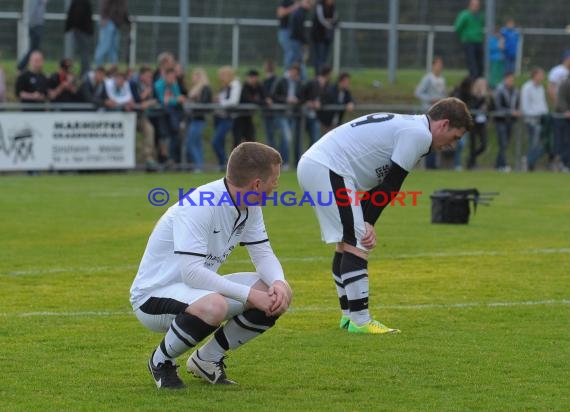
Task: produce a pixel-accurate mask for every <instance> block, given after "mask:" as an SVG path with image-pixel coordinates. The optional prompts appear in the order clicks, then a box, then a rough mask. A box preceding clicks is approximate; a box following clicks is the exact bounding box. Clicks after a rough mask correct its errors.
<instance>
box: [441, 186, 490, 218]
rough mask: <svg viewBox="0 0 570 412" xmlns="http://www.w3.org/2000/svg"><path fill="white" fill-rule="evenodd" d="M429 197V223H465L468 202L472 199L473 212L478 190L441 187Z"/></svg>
mask: <svg viewBox="0 0 570 412" xmlns="http://www.w3.org/2000/svg"><path fill="white" fill-rule="evenodd" d="M430 199H431V223H455V224H466V223H468V222H469V215H470V213H471V210H470V208H469V202H470V201H473V213H475V211H476V210H477V203H478V202H479V191H478V190H477V189H463V190H456V189H441V190H437V191H436V192H435V193H434V194H432V195H431V196H430Z"/></svg>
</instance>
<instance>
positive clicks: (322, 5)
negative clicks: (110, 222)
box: [0, 0, 570, 172]
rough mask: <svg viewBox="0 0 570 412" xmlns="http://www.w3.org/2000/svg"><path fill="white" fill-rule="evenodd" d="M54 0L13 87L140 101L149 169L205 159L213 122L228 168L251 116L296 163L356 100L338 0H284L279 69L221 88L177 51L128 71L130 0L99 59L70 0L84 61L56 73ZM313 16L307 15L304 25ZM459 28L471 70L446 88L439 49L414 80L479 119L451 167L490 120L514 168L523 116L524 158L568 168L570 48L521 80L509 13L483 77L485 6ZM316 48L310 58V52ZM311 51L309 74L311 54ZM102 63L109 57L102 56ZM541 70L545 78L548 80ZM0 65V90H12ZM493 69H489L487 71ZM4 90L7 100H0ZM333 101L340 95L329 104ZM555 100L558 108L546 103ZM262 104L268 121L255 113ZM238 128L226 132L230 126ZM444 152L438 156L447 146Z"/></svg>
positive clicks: (85, 21) (453, 154) (480, 147)
mask: <svg viewBox="0 0 570 412" xmlns="http://www.w3.org/2000/svg"><path fill="white" fill-rule="evenodd" d="M47 2H48V0H31V1H30V7H29V13H30V14H29V25H30V26H29V36H30V50H29V51H28V52H27V53H26V54H25V56H23V58H22V60H20V61H19V62H18V69H19V70H20V74H19V76H18V78H17V80H16V87H15V89H16V96H17V98H18V99H19V100H20V101H21V102H23V103H28V105H26V106H25V110H38V109H37V108H36V109H35V108H34V104H37V103H43V102H46V101H49V102H55V103H80V102H82V103H89V104H90V105H92V106H93V107H94V108H95V109H96V110H101V111H119V110H121V111H136V113H137V130H138V131H139V132H140V133H141V134H142V137H143V139H142V149H143V150H142V151H143V153H144V160H145V164H146V169H147V170H149V171H154V170H159V169H163V168H176V167H179V165H181V164H185V165H188V164H191V165H192V169H193V170H194V171H196V172H200V171H202V170H203V169H204V144H203V143H204V141H205V138H206V136H205V134H206V132H207V131H208V130H210V129H209V128H208V127H207V125H208V120H209V119H210V117H211V119H212V124H213V127H212V129H211V130H212V133H211V136H208V137H211V144H212V149H213V151H214V153H215V155H216V159H217V167H218V169H219V170H224V169H225V166H226V161H227V149H228V146H232V147H235V146H237V145H238V144H239V143H240V142H242V141H247V140H256V138H257V137H258V131H257V130H256V124H258V123H259V124H261V125H262V127H263V135H264V140H265V142H266V143H267V144H268V145H270V146H272V147H274V148H276V149H278V150H279V152H280V153H281V156H282V158H283V167H284V169H287V168H289V167H295V166H296V164H297V162H298V161H299V158H300V156H301V155H302V153H303V152H304V151H305V150H306V149H307V148H308V147H309V146H310V145H312V144H313V143H314V142H316V141H317V139H319V138H320V136H322V135H323V134H324V133H326V132H327V131H329V130H331V129H332V128H334V127H336V126H337V125H339V124H341V123H342V121H343V115H344V113H345V112H346V111H352V110H354V99H353V97H352V94H351V91H350V81H351V78H350V74H349V73H347V72H343V73H340V74H339V75H338V77H337V78H336V79H335V80H333V79H332V72H331V68H330V66H328V60H329V54H330V46H331V44H332V41H333V39H334V33H335V27H336V26H337V24H338V16H337V12H336V9H335V0H319V1H317V2H316V3H315V1H314V0H280V1H279V3H278V7H277V9H276V15H277V19H278V31H277V41H278V43H279V45H280V46H281V49H282V51H283V67H284V72H283V73H282V74H281V75H279V74H278V73H277V70H276V65H275V64H274V62H273V61H270V60H268V61H266V62H265V64H264V65H263V73H260V72H259V71H258V70H257V69H255V68H252V69H250V70H249V71H247V72H246V74H245V76H244V77H243V78H240V77H239V76H237V74H236V72H235V71H234V69H233V68H231V67H229V66H225V67H221V68H219V70H218V72H217V77H218V84H219V85H220V86H219V88H218V89H216V90H214V89H213V87H212V86H211V85H210V79H209V78H208V74H207V72H206V71H205V70H204V69H203V68H200V67H197V68H194V70H193V71H192V73H191V78H190V79H189V81H188V79H186V78H185V72H184V70H183V68H182V67H181V65H180V64H179V63H177V61H176V60H175V57H174V55H172V54H171V53H169V52H164V53H161V54H160V55H159V56H158V58H157V64H156V68H151V67H149V66H142V67H140V68H139V69H138V70H137V71H134V70H128V71H123V70H120V69H119V66H118V65H117V63H118V61H119V41H120V35H121V29H122V28H124V27H126V26H128V25H129V24H130V19H129V15H128V5H127V0H116V1H111V0H102V1H100V10H99V12H100V16H101V18H100V21H99V26H98V29H99V30H98V42H97V47H96V49H95V53H94V62H95V65H96V68H94V69H91V67H90V59H89V54H88V48H87V46H86V45H87V43H88V39H89V37H90V36H93V34H94V24H93V20H92V8H91V2H90V0H72V1H71V3H70V6H69V9H68V15H67V19H66V22H65V31H66V32H72V33H73V36H74V39H75V44H76V46H78V50H79V51H80V56H81V57H80V61H81V69H80V72H79V75H76V74H75V71H74V64H73V61H72V60H71V59H69V58H65V59H62V60H61V61H60V64H59V68H58V70H57V71H56V72H55V73H52V74H50V75H47V74H45V73H44V69H43V64H44V63H43V55H42V52H41V51H40V50H39V48H40V45H41V42H42V34H43V15H44V13H45V9H46V4H47ZM309 16H311V19H312V25H311V28H310V29H309V30H307V29H306V28H305V21H306V20H307V18H308V17H309ZM454 27H455V30H456V32H457V34H458V38H459V40H460V42H461V43H462V45H463V48H464V52H465V61H466V67H467V70H468V76H466V77H465V78H464V79H463V80H462V81H461V83H460V84H458V85H457V86H456V87H454V88H452V89H448V87H447V85H446V81H445V77H444V76H443V68H444V61H443V58H442V57H441V56H436V57H435V58H434V59H433V65H432V68H431V71H430V72H429V73H427V74H426V75H425V76H424V77H423V78H422V79H421V81H420V82H419V84H418V85H417V87H416V89H415V96H416V97H417V98H418V100H419V101H420V103H421V107H422V110H424V111H426V110H427V109H428V108H429V107H430V106H431V105H432V104H433V103H435V102H437V101H438V100H439V99H442V98H444V97H447V96H449V95H451V96H454V97H457V98H459V99H461V100H463V101H464V102H465V103H466V104H467V105H468V107H469V108H470V109H471V111H472V113H473V117H474V123H475V127H474V128H473V130H472V131H471V132H470V133H469V134H468V135H466V136H464V137H463V138H462V139H461V140H460V141H459V142H458V143H457V145H456V147H455V148H453V150H450V151H449V153H448V154H447V157H448V158H453V167H454V168H455V169H456V170H461V169H462V168H463V164H462V152H463V149H464V146H466V145H467V147H468V150H469V154H468V156H466V158H467V162H466V167H467V168H468V169H476V168H478V163H477V161H478V158H479V157H480V156H481V155H482V154H483V153H484V152H485V151H486V150H487V148H488V147H489V131H488V128H489V125H490V124H491V123H492V124H493V125H494V129H495V132H496V138H497V147H498V150H497V155H496V159H495V168H496V169H497V170H499V171H503V172H508V171H510V170H511V164H512V163H511V162H512V159H508V158H507V153H508V148H509V145H510V144H511V140H512V136H513V128H514V127H515V125H516V124H519V123H518V121H519V120H521V122H520V124H524V128H525V132H526V133H525V134H526V136H527V138H528V144H527V147H528V152H527V154H526V156H524V157H523V158H522V159H517V160H519V161H520V162H521V164H522V167H523V169H526V170H534V169H535V168H536V165H537V162H538V161H539V160H540V159H541V157H542V156H544V155H547V156H548V160H549V165H550V167H551V168H552V169H555V170H561V171H568V169H569V168H570V78H569V73H570V50H569V51H567V52H565V53H564V54H563V56H562V61H561V63H560V64H559V65H557V66H555V67H554V68H552V69H551V70H550V71H549V72H548V75H547V76H546V74H545V71H544V70H543V69H542V68H539V67H536V68H534V69H532V71H531V73H530V77H529V79H528V80H527V81H526V82H525V83H524V85H523V86H522V88H521V89H520V90H519V89H518V88H517V87H516V80H517V79H516V78H515V68H516V61H517V53H518V48H519V34H518V31H517V28H516V24H515V21H514V19H512V18H507V19H506V20H505V25H504V27H497V28H496V30H495V33H494V34H493V35H492V36H490V38H489V41H488V42H487V48H488V50H489V53H488V56H489V68H490V71H489V75H488V77H487V78H485V77H484V70H483V68H484V64H483V63H484V50H483V47H484V39H485V36H484V16H483V13H482V11H481V3H480V1H479V0H469V1H468V6H467V8H466V9H465V10H463V11H461V12H460V13H459V15H458V16H457V19H456V21H455V25H454ZM308 56H310V57H311V58H310V59H309V57H308ZM309 61H310V62H311V64H312V71H313V73H314V76H313V77H310V76H309V70H308V69H307V66H306V63H307V62H309ZM105 63H107V66H104V64H105ZM545 77H547V81H548V85H547V87H546V88H545V87H544V86H543V83H544V80H545ZM2 79H3V72H2V71H1V70H0V99H3V98H4V96H5V88H4V87H3V86H4V84H5V83H4V81H2ZM487 79H488V81H487ZM0 101H1V100H0ZM328 105H334V107H333V108H331V106H329V107H324V106H328ZM549 106H550V107H552V108H553V110H552V112H550V111H549ZM256 113H260V114H261V118H260V120H261V122H255V121H254V116H255V115H256ZM230 132H231V135H232V139H231V141H228V139H227V136H228V135H229V134H230ZM445 156H446V155H444V156H443V157H444V158H445ZM444 158H442V157H440V158H437V157H436V155H435V154H429V155H428V156H426V163H425V165H426V167H427V168H430V169H431V168H438V167H442V166H443V161H444V160H445V159H444Z"/></svg>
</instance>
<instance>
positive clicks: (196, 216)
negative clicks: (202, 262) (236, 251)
mask: <svg viewBox="0 0 570 412" xmlns="http://www.w3.org/2000/svg"><path fill="white" fill-rule="evenodd" d="M173 207H177V208H180V209H178V210H176V211H175V213H174V214H173V217H172V228H173V238H174V253H177V254H186V255H195V256H202V257H205V256H207V254H208V236H209V234H210V227H211V226H212V222H213V219H214V208H212V207H207V206H178V205H175V206H173Z"/></svg>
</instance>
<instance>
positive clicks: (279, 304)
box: [267, 280, 293, 316]
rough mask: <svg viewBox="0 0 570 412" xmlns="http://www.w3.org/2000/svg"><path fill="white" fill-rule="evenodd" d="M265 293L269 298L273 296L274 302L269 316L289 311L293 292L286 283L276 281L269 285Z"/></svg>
mask: <svg viewBox="0 0 570 412" xmlns="http://www.w3.org/2000/svg"><path fill="white" fill-rule="evenodd" d="M267 292H268V293H269V295H270V296H275V302H274V303H273V306H272V307H271V310H270V315H271V316H279V315H282V314H283V313H285V312H286V311H287V309H289V305H290V304H291V298H292V297H293V292H292V291H291V288H290V287H289V285H288V284H287V282H283V281H281V280H277V281H275V282H274V283H273V285H271V287H270V288H269V290H268V291H267Z"/></svg>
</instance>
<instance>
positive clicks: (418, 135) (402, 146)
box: [297, 98, 473, 334]
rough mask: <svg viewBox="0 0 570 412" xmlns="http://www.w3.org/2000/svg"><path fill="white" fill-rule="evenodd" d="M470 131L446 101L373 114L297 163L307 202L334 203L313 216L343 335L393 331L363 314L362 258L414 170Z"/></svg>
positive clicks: (468, 121)
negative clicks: (415, 111)
mask: <svg viewBox="0 0 570 412" xmlns="http://www.w3.org/2000/svg"><path fill="white" fill-rule="evenodd" d="M472 126H473V120H472V118H471V114H470V113H469V110H468V109H467V107H466V106H465V104H464V103H463V102H461V101H460V100H458V99H455V98H446V99H442V100H440V101H439V102H437V103H436V104H434V105H433V106H432V107H431V108H429V110H428V112H427V114H425V115H414V116H412V115H401V114H391V113H376V114H371V115H368V116H363V117H360V118H358V119H355V120H353V121H351V122H349V123H345V124H343V125H341V126H339V127H337V128H336V129H333V130H331V131H330V132H328V133H327V134H326V135H324V136H323V137H322V138H321V139H320V140H319V141H318V142H317V143H315V144H314V145H313V146H311V148H309V150H308V151H307V152H305V154H304V155H303V157H302V158H301V161H300V162H299V166H298V168H297V177H298V180H299V184H300V186H301V188H302V189H303V190H304V191H307V192H309V193H310V195H311V198H312V199H317V198H318V197H317V196H318V193H319V192H325V193H330V192H332V193H333V196H334V198H335V199H336V202H334V203H333V204H332V205H329V206H325V205H319V204H316V205H315V211H316V214H317V219H318V221H319V225H320V227H321V234H322V238H323V240H324V241H325V242H326V243H336V251H335V254H334V258H333V263H332V272H333V279H334V282H335V285H336V290H337V293H338V298H339V301H340V308H341V310H342V315H341V319H340V327H341V328H343V329H348V331H349V332H353V333H371V334H383V333H395V332H399V330H397V329H393V328H389V327H387V326H385V325H383V324H382V323H380V322H378V321H376V320H374V319H373V318H372V317H371V315H370V312H369V310H368V283H369V282H368V254H369V251H370V250H371V249H372V248H374V246H375V245H376V234H375V231H374V225H375V223H376V221H377V220H378V218H379V217H380V214H381V213H382V210H383V209H384V207H385V205H386V204H389V203H390V202H391V200H392V197H393V196H394V192H398V191H399V190H400V187H401V186H402V183H403V181H404V179H405V178H406V176H407V175H408V173H409V172H410V171H411V170H412V168H413V167H414V166H415V165H416V163H417V162H418V161H419V160H420V159H421V158H422V157H423V156H426V155H427V154H428V153H430V152H431V151H432V150H438V149H441V148H443V147H446V146H452V145H453V144H454V142H455V141H457V140H458V139H460V138H461V136H463V134H464V133H465V132H466V131H468V130H471V128H472ZM357 191H360V192H363V191H364V192H367V193H366V195H367V196H365V195H364V194H363V196H362V198H363V199H365V198H368V200H367V201H363V202H362V203H360V204H359V202H358V201H357V200H356V199H355V198H354V197H355V192H357ZM339 192H340V193H339ZM339 194H340V195H341V196H338V195H339ZM347 196H350V197H351V200H350V201H347ZM370 199H374V200H375V201H374V202H373V201H371V200H370ZM385 200H387V201H385ZM348 203H350V204H348Z"/></svg>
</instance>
